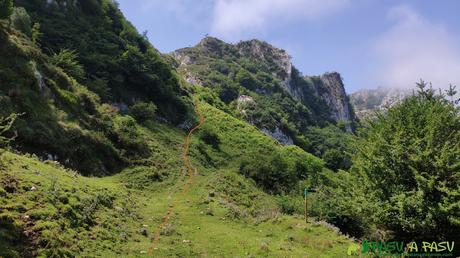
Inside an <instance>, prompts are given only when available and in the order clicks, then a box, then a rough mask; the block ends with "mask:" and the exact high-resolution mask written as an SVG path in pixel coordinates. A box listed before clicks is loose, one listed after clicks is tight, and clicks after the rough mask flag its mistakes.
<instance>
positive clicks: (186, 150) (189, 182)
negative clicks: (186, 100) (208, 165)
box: [149, 101, 205, 256]
mask: <svg viewBox="0 0 460 258" xmlns="http://www.w3.org/2000/svg"><path fill="white" fill-rule="evenodd" d="M195 112H196V114H197V115H198V117H199V118H200V122H199V123H198V125H196V126H195V127H193V128H192V129H191V130H190V131H189V133H188V135H187V137H186V138H185V143H184V150H183V152H182V160H183V161H184V164H185V167H186V169H187V175H188V180H187V182H186V184H185V186H184V188H183V189H182V194H187V193H188V191H189V189H190V186H191V185H192V183H193V176H194V175H195V171H196V169H195V168H194V167H193V165H192V163H191V162H190V157H189V150H190V144H191V141H192V136H193V133H194V132H195V131H196V130H198V129H199V128H200V127H201V126H203V124H204V122H205V118H204V116H203V114H202V113H201V110H200V103H199V101H196V102H195ZM176 202H177V195H175V198H174V199H173V201H172V202H171V204H170V205H169V208H168V210H167V212H166V215H165V216H164V217H163V221H162V223H161V224H160V226H158V228H157V230H156V231H155V234H154V237H153V240H152V245H151V247H150V249H149V256H153V255H154V251H155V250H156V247H157V245H158V240H159V238H160V233H161V230H162V229H163V228H165V227H166V225H167V224H168V223H169V220H170V218H171V216H172V213H173V211H174V207H175V203H176Z"/></svg>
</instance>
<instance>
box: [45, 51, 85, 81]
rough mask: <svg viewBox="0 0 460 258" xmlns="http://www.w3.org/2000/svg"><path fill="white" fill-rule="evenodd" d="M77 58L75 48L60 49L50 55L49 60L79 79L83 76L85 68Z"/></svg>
mask: <svg viewBox="0 0 460 258" xmlns="http://www.w3.org/2000/svg"><path fill="white" fill-rule="evenodd" d="M77 59H78V54H77V52H76V51H75V50H70V49H61V50H59V52H58V53H55V54H53V55H52V56H51V58H50V60H49V62H50V63H51V64H53V65H55V66H58V67H60V68H62V69H64V70H65V71H66V72H67V73H68V74H69V75H70V76H72V77H74V78H75V79H77V80H79V81H81V80H83V78H84V76H85V70H84V68H83V66H82V65H81V64H80V63H79V62H78V60H77Z"/></svg>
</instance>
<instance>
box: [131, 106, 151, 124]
mask: <svg viewBox="0 0 460 258" xmlns="http://www.w3.org/2000/svg"><path fill="white" fill-rule="evenodd" d="M156 111H157V106H156V105H155V104H153V103H152V102H149V103H145V102H138V103H136V104H134V105H132V106H131V107H130V108H129V113H130V114H131V115H132V116H133V117H134V118H135V119H136V120H137V121H139V122H144V121H146V120H149V119H153V118H154V116H155V112H156Z"/></svg>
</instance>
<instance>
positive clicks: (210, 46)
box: [197, 37, 226, 52]
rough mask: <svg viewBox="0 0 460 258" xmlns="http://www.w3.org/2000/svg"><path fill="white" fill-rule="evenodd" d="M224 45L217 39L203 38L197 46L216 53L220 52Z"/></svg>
mask: <svg viewBox="0 0 460 258" xmlns="http://www.w3.org/2000/svg"><path fill="white" fill-rule="evenodd" d="M224 44H226V43H225V42H223V41H222V40H220V39H218V38H214V37H205V38H203V39H202V40H201V41H200V42H199V43H198V45H197V46H198V47H200V48H203V49H205V50H208V51H210V52H217V51H220V50H221V47H222V45H224Z"/></svg>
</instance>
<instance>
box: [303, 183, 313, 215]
mask: <svg viewBox="0 0 460 258" xmlns="http://www.w3.org/2000/svg"><path fill="white" fill-rule="evenodd" d="M309 192H310V193H312V192H316V190H313V189H308V187H305V188H304V190H303V195H304V199H305V223H308V209H307V208H308V203H307V195H308V193H309Z"/></svg>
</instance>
